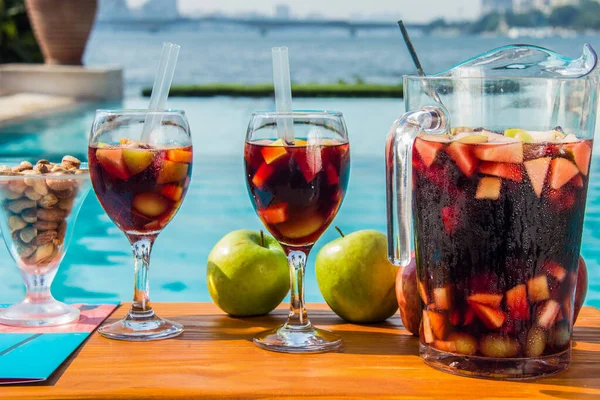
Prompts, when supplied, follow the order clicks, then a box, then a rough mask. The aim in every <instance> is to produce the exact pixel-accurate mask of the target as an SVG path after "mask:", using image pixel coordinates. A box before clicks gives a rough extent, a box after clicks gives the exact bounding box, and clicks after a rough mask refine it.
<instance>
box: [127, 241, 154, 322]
mask: <svg viewBox="0 0 600 400" xmlns="http://www.w3.org/2000/svg"><path fill="white" fill-rule="evenodd" d="M153 243H154V240H153V239H149V238H142V239H139V240H137V241H135V242H133V244H132V245H131V247H132V249H133V257H134V275H135V278H134V279H135V280H134V286H133V290H134V291H133V305H132V306H131V311H130V312H129V314H130V315H131V316H132V317H135V316H139V317H142V318H144V317H145V318H147V317H149V316H151V315H153V314H154V311H152V306H151V305H150V288H149V282H148V271H149V269H150V253H151V252H152V244H153Z"/></svg>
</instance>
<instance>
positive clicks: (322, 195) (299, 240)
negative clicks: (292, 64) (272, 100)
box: [244, 111, 350, 353]
mask: <svg viewBox="0 0 600 400" xmlns="http://www.w3.org/2000/svg"><path fill="white" fill-rule="evenodd" d="M290 129H291V132H293V133H292V135H290V132H289V130H290ZM284 131H287V132H284ZM284 133H287V134H284ZM290 136H292V137H293V141H289V138H290ZM284 137H287V138H288V141H286V140H285V139H284ZM244 161H245V169H246V182H247V186H248V192H249V194H250V199H251V200H252V204H253V205H254V209H255V210H256V212H257V214H258V216H259V218H260V219H261V221H262V222H263V224H264V225H265V227H266V228H267V229H268V230H269V232H270V233H271V234H272V235H273V236H274V237H275V238H276V239H277V240H278V241H279V243H280V244H281V246H282V247H283V249H284V251H285V252H286V254H287V257H288V262H289V266H290V279H291V295H290V297H291V304H290V312H289V316H288V320H287V322H286V323H285V324H284V325H283V326H281V327H279V328H276V329H272V330H269V331H266V332H262V333H259V334H258V335H256V336H255V337H254V343H256V344H257V345H258V346H259V347H261V348H264V349H267V350H272V351H279V352H287V353H309V352H311V353H314V352H325V351H330V350H333V349H336V348H338V347H339V346H341V344H342V340H341V338H340V337H339V336H337V335H335V334H333V333H332V332H329V331H326V330H323V329H318V328H315V327H314V326H312V324H311V323H310V321H309V319H308V315H307V312H306V309H305V305H304V270H305V266H306V258H307V257H308V254H309V252H310V250H311V249H312V247H313V245H314V244H315V242H316V241H317V239H319V237H320V236H321V234H323V232H324V231H325V229H327V227H328V226H329V224H330V223H331V221H333V219H334V217H335V215H336V214H337V212H338V210H339V208H340V205H341V204H342V200H343V198H344V195H345V194H346V188H347V186H348V179H349V174H350V145H349V143H348V136H347V133H346V125H345V123H344V119H343V116H342V114H341V113H339V112H331V111H295V112H255V113H254V114H253V115H252V118H251V119H250V124H249V126H248V131H247V135H246V144H245V152H244Z"/></svg>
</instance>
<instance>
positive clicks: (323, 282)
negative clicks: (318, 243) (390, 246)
mask: <svg viewBox="0 0 600 400" xmlns="http://www.w3.org/2000/svg"><path fill="white" fill-rule="evenodd" d="M340 234H341V231H340ZM316 269H317V281H318V282H319V288H320V289H321V294H322V295H323V297H324V298H325V301H326V302H327V304H329V307H331V309H332V310H333V311H334V312H335V313H336V314H337V315H339V316H340V317H342V318H343V319H345V320H346V321H349V322H353V323H372V322H381V321H384V320H386V319H387V318H389V317H391V316H392V315H394V313H395V312H396V310H398V302H397V301H396V291H395V287H396V274H397V273H398V269H397V268H396V267H395V266H394V265H392V264H391V263H390V262H389V261H388V258H387V239H386V236H385V235H384V234H382V233H380V232H377V231H373V230H364V231H358V232H354V233H351V234H349V235H347V236H342V237H341V238H338V239H336V240H334V241H332V242H329V243H327V244H326V245H325V246H323V248H322V249H321V250H320V251H319V254H317V260H316Z"/></svg>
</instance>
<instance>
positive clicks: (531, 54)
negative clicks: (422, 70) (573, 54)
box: [435, 44, 597, 78]
mask: <svg viewBox="0 0 600 400" xmlns="http://www.w3.org/2000/svg"><path fill="white" fill-rule="evenodd" d="M596 62H597V55H596V52H595V51H594V50H593V49H592V47H591V46H590V45H589V44H585V45H584V46H583V54H582V55H581V57H579V58H576V59H571V58H567V57H563V56H561V55H560V54H557V53H555V52H553V51H551V50H548V49H545V48H543V47H538V46H531V45H509V46H504V47H499V48H496V49H493V50H490V51H487V52H485V53H483V54H480V55H478V56H476V57H473V58H471V59H469V60H467V61H465V62H463V63H460V64H458V65H456V66H455V67H452V68H451V69H449V70H447V71H443V72H440V73H438V74H436V75H435V76H447V77H465V76H469V77H473V76H478V77H484V76H485V77H494V76H501V77H509V78H510V77H547V78H552V77H555V78H580V77H583V76H585V75H587V74H589V73H590V72H592V70H594V68H595V67H596Z"/></svg>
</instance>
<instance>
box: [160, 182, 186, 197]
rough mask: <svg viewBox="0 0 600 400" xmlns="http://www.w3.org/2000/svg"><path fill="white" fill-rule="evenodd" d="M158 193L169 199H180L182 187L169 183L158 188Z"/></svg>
mask: <svg viewBox="0 0 600 400" xmlns="http://www.w3.org/2000/svg"><path fill="white" fill-rule="evenodd" d="M160 193H161V194H162V195H163V196H165V197H166V198H167V199H169V200H173V201H179V200H180V199H181V195H182V194H183V187H182V186H179V185H174V184H171V183H170V184H168V185H165V186H163V188H162V189H161V190H160Z"/></svg>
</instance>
